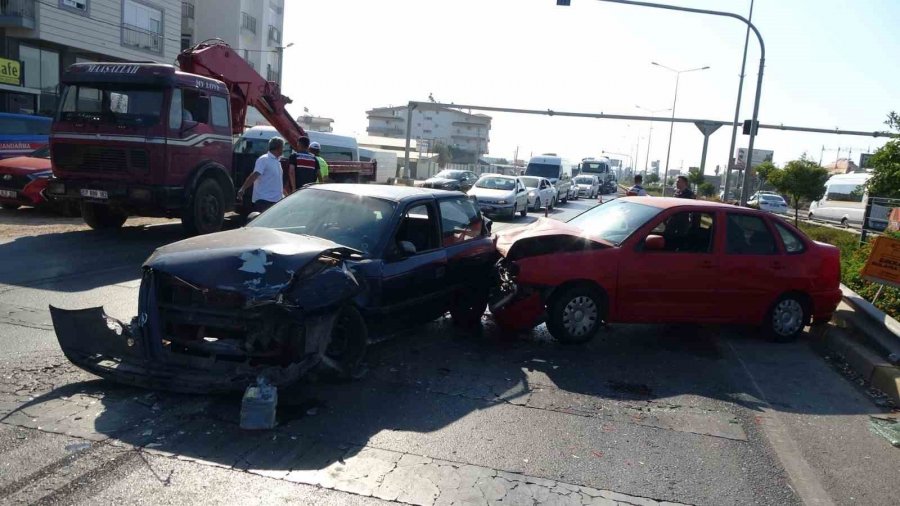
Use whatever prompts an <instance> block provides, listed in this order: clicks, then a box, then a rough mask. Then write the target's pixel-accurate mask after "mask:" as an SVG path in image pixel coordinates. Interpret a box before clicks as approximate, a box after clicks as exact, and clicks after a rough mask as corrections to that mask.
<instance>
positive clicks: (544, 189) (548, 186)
mask: <svg viewBox="0 0 900 506" xmlns="http://www.w3.org/2000/svg"><path fill="white" fill-rule="evenodd" d="M555 193H556V189H554V188H553V183H551V182H550V180H549V179H541V191H540V196H541V205H543V206H547V205H549V204H550V203H551V202H553V197H555Z"/></svg>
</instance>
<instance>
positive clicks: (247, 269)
mask: <svg viewBox="0 0 900 506" xmlns="http://www.w3.org/2000/svg"><path fill="white" fill-rule="evenodd" d="M359 253H360V252H358V251H356V250H354V249H352V248H348V247H346V246H342V245H340V244H337V243H334V242H332V241H329V240H327V239H322V238H319V237H312V236H307V235H297V234H292V233H289V232H281V231H278V230H274V229H270V228H262V227H258V228H257V227H248V228H242V229H238V230H230V231H227V232H219V233H216V234H209V235H204V236H199V237H192V238H190V239H186V240H183V241H179V242H176V243H172V244H169V245H168V246H163V247H161V248H159V249H157V250H156V251H155V252H154V253H153V254H152V255H151V256H150V258H148V259H147V261H146V262H144V268H145V269H153V270H157V271H161V272H165V273H167V274H170V275H172V276H175V277H177V278H179V279H181V280H182V281H185V282H187V283H190V284H192V285H197V286H198V287H203V288H215V289H219V290H227V291H234V292H239V293H241V294H243V295H245V296H246V297H248V298H249V299H265V298H272V297H274V296H276V295H277V294H279V293H281V292H283V291H284V290H285V289H286V288H288V286H289V285H290V283H291V281H292V280H293V279H294V277H295V275H296V274H297V273H298V271H301V270H302V269H303V268H304V267H306V266H307V265H308V264H309V263H310V262H312V261H314V260H316V259H318V258H320V257H321V256H322V255H331V256H335V257H345V256H349V255H351V254H359Z"/></svg>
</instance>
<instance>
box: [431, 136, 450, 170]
mask: <svg viewBox="0 0 900 506" xmlns="http://www.w3.org/2000/svg"><path fill="white" fill-rule="evenodd" d="M434 154H435V155H437V164H438V167H440V168H441V169H443V168H444V167H446V166H447V164H448V163H450V161H451V160H452V159H453V154H452V153H451V152H450V148H449V147H448V146H447V145H446V144H442V143H440V142H438V143H436V144H435V145H434Z"/></svg>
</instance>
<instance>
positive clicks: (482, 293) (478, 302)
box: [450, 287, 490, 328]
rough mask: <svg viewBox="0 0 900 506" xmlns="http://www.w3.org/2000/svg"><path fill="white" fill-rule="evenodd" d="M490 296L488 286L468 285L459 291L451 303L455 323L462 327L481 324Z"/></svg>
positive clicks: (473, 326) (451, 313)
mask: <svg viewBox="0 0 900 506" xmlns="http://www.w3.org/2000/svg"><path fill="white" fill-rule="evenodd" d="M489 297H490V294H489V292H488V289H487V287H467V288H465V289H464V290H462V291H460V292H459V293H457V294H456V297H455V298H454V301H453V303H452V304H451V305H450V316H451V317H452V318H453V324H454V325H456V326H457V327H462V328H475V327H477V326H478V325H480V324H481V317H482V316H483V315H484V310H485V309H486V308H487V305H488V299H489Z"/></svg>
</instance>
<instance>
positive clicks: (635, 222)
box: [569, 200, 662, 246]
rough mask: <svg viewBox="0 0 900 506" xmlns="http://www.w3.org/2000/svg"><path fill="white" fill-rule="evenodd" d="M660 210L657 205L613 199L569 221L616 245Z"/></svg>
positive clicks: (588, 233)
mask: <svg viewBox="0 0 900 506" xmlns="http://www.w3.org/2000/svg"><path fill="white" fill-rule="evenodd" d="M661 211H662V209H660V208H658V207H653V206H647V205H644V204H637V203H634V202H626V201H623V200H613V201H611V202H608V203H606V204H601V205H599V206H597V207H595V208H593V209H591V210H589V211H586V212H584V213H581V214H579V215H578V216H576V217H574V218H572V219H571V220H569V223H570V224H572V225H575V226H577V227H579V228H581V229H582V230H584V232H585V234H586V235H588V236H592V237H598V238H600V239H603V240H606V241H609V242H611V243H613V244H615V245H616V246H618V245H619V244H622V241H624V240H625V239H627V238H628V236H630V235H631V234H633V233H634V231H635V230H637V229H639V228H641V227H642V226H643V225H644V224H645V223H647V222H648V221H649V220H651V219H652V218H653V217H654V216H656V215H657V214H659V213H660V212H661Z"/></svg>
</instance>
